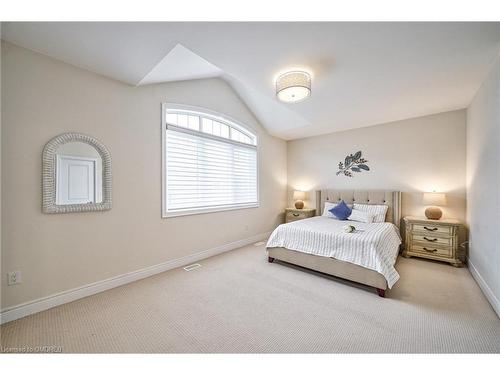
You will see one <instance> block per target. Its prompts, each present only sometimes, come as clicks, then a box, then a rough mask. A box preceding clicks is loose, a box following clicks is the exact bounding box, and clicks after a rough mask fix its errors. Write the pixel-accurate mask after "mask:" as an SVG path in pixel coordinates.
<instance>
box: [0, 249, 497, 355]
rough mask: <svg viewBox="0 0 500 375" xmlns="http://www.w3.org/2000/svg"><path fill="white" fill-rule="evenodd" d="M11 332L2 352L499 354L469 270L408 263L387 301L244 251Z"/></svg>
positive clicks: (6, 328)
mask: <svg viewBox="0 0 500 375" xmlns="http://www.w3.org/2000/svg"><path fill="white" fill-rule="evenodd" d="M201 263H202V265H203V267H201V268H198V269H196V270H193V271H190V272H186V271H184V270H183V269H176V270H172V271H169V272H166V273H163V274H160V275H156V276H153V277H150V278H148V279H144V280H141V281H138V282H135V283H132V284H129V285H125V286H122V287H119V288H116V289H113V290H109V291H107V292H103V293H100V294H98V295H95V296H91V297H87V298H84V299H81V300H79V301H75V302H72V303H69V304H66V305H64V306H59V307H57V308H54V309H51V310H48V311H45V312H41V313H38V314H36V315H33V316H29V317H26V318H23V319H20V320H18V321H15V322H11V323H8V324H5V325H3V326H2V327H1V344H2V346H3V347H4V348H6V347H7V348H8V347H23V346H31V347H35V346H51V345H54V346H60V347H62V351H63V352H163V353H174V352H176V353H178V352H190V353H192V352H195V353H199V352H203V353H213V352H226V353H234V352H239V353H241V352H243V353H246V352H306V353H310V352H333V353H338V352H341V353H345V352H347V353H352V352H424V353H441V352H452V353H454V352H496V353H498V352H500V320H499V319H498V318H497V316H496V315H495V313H494V311H493V310H492V308H491V307H490V305H489V304H488V302H487V301H486V299H485V297H484V296H483V294H482V293H481V291H480V289H479V287H478V286H477V285H476V283H475V282H474V280H473V279H472V277H471V276H470V274H469V271H468V270H467V269H466V268H462V269H457V268H454V267H451V266H448V265H446V264H441V263H434V262H428V261H424V260H418V259H404V258H400V259H399V261H398V264H397V268H398V270H399V272H400V274H401V280H400V281H399V282H398V283H397V284H396V286H395V287H394V288H393V290H391V291H389V292H388V293H387V296H388V298H385V299H383V298H380V297H378V296H377V294H376V293H375V292H374V290H372V289H371V288H365V287H362V286H359V285H355V284H352V283H349V282H346V281H341V280H339V279H335V278H330V277H326V276H321V275H318V274H315V273H313V272H307V271H303V270H301V269H298V268H295V267H292V266H287V265H284V264H282V263H281V264H280V263H274V264H269V263H267V258H266V255H265V252H264V247H263V246H260V247H254V246H247V247H244V248H241V249H238V250H235V251H232V252H229V253H225V254H222V255H219V256H216V257H213V258H210V259H207V260H204V261H202V262H201Z"/></svg>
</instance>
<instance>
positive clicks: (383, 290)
mask: <svg viewBox="0 0 500 375" xmlns="http://www.w3.org/2000/svg"><path fill="white" fill-rule="evenodd" d="M376 289H377V293H378V295H379V296H380V297H382V298H384V297H385V289H379V288H376Z"/></svg>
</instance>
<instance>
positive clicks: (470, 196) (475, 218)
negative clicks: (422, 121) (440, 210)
mask: <svg viewBox="0 0 500 375" xmlns="http://www.w3.org/2000/svg"><path fill="white" fill-rule="evenodd" d="M467 221H468V223H469V226H470V237H469V240H470V245H469V264H470V269H471V272H472V273H473V275H474V276H475V278H476V280H477V281H478V283H479V285H480V286H481V287H482V289H483V291H484V292H485V294H486V296H487V297H488V299H489V300H490V302H491V304H492V305H493V307H494V308H495V309H496V311H497V314H499V315H500V61H499V59H497V61H496V63H495V64H494V66H493V67H492V69H491V71H490V72H489V74H488V76H487V77H486V79H485V81H484V82H483V84H482V86H481V88H480V89H479V91H478V92H477V94H476V96H475V97H474V100H473V101H472V103H471V105H470V106H469V108H468V109H467Z"/></svg>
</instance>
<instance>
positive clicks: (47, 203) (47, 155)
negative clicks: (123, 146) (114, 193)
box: [42, 133, 111, 214]
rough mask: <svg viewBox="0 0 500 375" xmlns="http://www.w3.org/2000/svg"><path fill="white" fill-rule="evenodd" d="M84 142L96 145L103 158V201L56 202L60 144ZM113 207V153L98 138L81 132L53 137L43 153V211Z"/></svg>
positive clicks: (75, 210)
mask: <svg viewBox="0 0 500 375" xmlns="http://www.w3.org/2000/svg"><path fill="white" fill-rule="evenodd" d="M70 142H82V143H86V144H88V145H90V146H92V147H94V148H95V149H96V150H97V152H98V153H99V155H100V156H101V159H102V202H99V203H84V204H68V205H57V204H56V152H57V149H58V147H59V146H61V145H63V144H66V143H70ZM110 209H111V154H110V153H109V151H108V150H107V148H106V147H105V146H104V144H102V143H101V142H100V141H98V140H97V139H95V138H93V137H91V136H89V135H86V134H80V133H64V134H60V135H58V136H57V137H54V138H52V139H51V140H50V141H49V142H48V143H47V144H46V145H45V147H44V148H43V154H42V211H43V212H44V213H47V214H62V213H69V212H89V211H104V210H110Z"/></svg>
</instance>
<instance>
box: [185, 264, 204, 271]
mask: <svg viewBox="0 0 500 375" xmlns="http://www.w3.org/2000/svg"><path fill="white" fill-rule="evenodd" d="M200 267H201V264H199V263H195V264H190V265H189V266H186V267H184V270H185V271H192V270H195V269H196V268H200Z"/></svg>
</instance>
